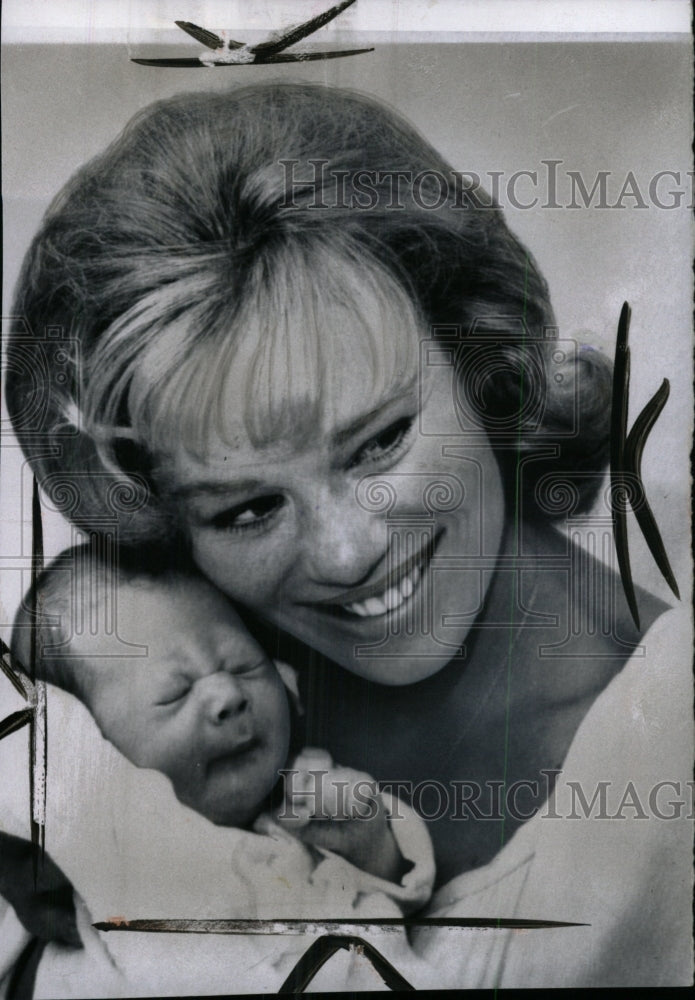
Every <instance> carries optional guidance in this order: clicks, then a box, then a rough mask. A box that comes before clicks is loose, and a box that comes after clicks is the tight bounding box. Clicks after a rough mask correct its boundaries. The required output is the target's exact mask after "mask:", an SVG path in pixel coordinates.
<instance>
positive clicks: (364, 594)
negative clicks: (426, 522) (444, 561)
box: [302, 528, 444, 607]
mask: <svg viewBox="0 0 695 1000" xmlns="http://www.w3.org/2000/svg"><path fill="white" fill-rule="evenodd" d="M443 533H444V529H443V528H442V530H441V531H439V532H438V533H437V534H436V535H435V536H434V538H432V539H431V540H430V541H429V542H427V543H426V544H425V545H423V547H422V548H421V549H420V550H419V552H416V553H415V554H414V555H412V556H410V558H409V559H406V560H405V562H403V563H401V565H400V566H396V567H395V568H394V569H392V570H389V572H388V573H386V574H384V575H383V576H381V577H380V578H379V579H378V580H375V582H374V583H368V584H365V585H364V586H362V587H356V588H355V589H354V590H346V591H344V592H343V593H342V594H336V595H335V597H329V598H326V599H324V600H322V601H303V602H302V603H303V604H306V605H309V606H311V607H316V606H317V605H318V606H323V607H330V606H332V605H335V604H340V605H344V604H355V603H357V602H359V601H366V600H367V598H368V597H378V596H379V595H380V594H383V593H384V592H385V591H386V590H388V589H389V588H390V587H395V586H397V585H398V584H399V583H400V581H401V580H402V579H403V577H404V576H407V575H408V573H411V572H412V570H413V569H414V568H415V567H416V566H419V567H420V569H421V570H422V569H423V567H424V566H425V565H426V564H427V563H428V562H429V560H430V559H431V558H432V555H433V553H434V550H435V549H436V547H437V545H438V544H439V540H440V538H441V537H442V534H443Z"/></svg>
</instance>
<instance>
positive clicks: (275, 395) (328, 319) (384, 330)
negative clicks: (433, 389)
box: [217, 246, 423, 447]
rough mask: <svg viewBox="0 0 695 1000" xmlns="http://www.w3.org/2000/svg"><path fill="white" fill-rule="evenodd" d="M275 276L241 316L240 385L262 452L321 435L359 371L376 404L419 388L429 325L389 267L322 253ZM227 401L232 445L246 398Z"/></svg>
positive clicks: (285, 263) (301, 258)
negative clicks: (234, 420)
mask: <svg viewBox="0 0 695 1000" xmlns="http://www.w3.org/2000/svg"><path fill="white" fill-rule="evenodd" d="M278 265H279V266H278ZM259 270H262V271H265V269H264V268H262V267H261V268H259ZM270 273H271V274H272V278H269V276H268V272H267V271H265V274H263V275H259V279H260V278H262V279H263V280H258V281H257V283H256V287H255V289H254V292H255V294H254V297H253V299H252V300H251V301H249V303H248V306H247V308H246V309H245V311H244V315H243V317H242V318H241V329H240V337H241V342H240V346H239V351H238V360H241V359H248V361H247V362H246V370H245V372H244V378H243V381H242V380H241V379H240V378H239V377H238V375H236V376H235V377H234V378H233V379H232V382H233V384H234V385H243V387H244V388H243V396H244V398H243V400H242V406H243V415H244V423H245V429H246V432H247V434H248V437H249V439H250V441H251V443H252V444H253V445H254V446H256V447H265V446H268V445H271V444H272V443H274V442H277V441H282V440H288V439H291V440H292V442H293V443H295V444H298V443H300V442H306V441H309V440H311V438H312V437H316V435H317V433H318V431H319V429H320V428H321V427H323V426H325V424H326V422H327V421H330V419H331V416H332V414H333V412H334V408H335V407H336V405H337V404H338V401H339V400H340V398H341V397H342V398H344V396H345V391H346V375H347V373H349V374H350V376H351V378H352V380H353V381H354V379H355V372H356V369H358V370H359V378H360V381H361V384H362V385H365V386H366V387H367V389H368V391H369V393H370V394H371V396H372V397H373V398H374V399H375V400H377V399H381V398H382V397H383V396H384V395H386V394H387V393H388V392H394V393H395V392H397V391H398V390H399V389H400V388H405V386H409V385H411V384H412V381H413V379H414V378H415V376H416V374H417V367H418V343H419V337H420V336H421V335H422V330H423V326H422V321H421V320H420V318H419V317H418V315H417V313H416V311H415V308H414V306H413V304H412V302H411V301H410V299H409V297H408V296H407V294H406V293H405V291H404V290H403V289H402V288H401V287H400V286H399V285H398V284H397V283H396V281H395V280H394V279H393V278H392V277H391V276H390V275H389V274H388V272H386V271H385V270H384V269H383V268H382V267H380V266H379V265H377V264H376V263H375V262H374V263H372V262H370V261H369V260H367V261H365V260H364V257H363V258H362V259H361V260H359V261H358V260H356V259H355V255H354V254H353V253H345V254H342V255H340V256H338V255H337V254H336V251H335V248H334V247H332V248H329V247H321V246H319V247H313V248H311V249H310V250H305V251H304V252H302V253H301V254H297V253H296V252H295V253H293V254H287V255H284V256H283V257H281V259H280V261H276V262H275V266H274V267H273V269H272V271H271V272H270ZM217 399H218V402H219V407H218V415H217V416H218V430H219V433H220V436H222V437H223V438H224V432H225V424H226V422H225V412H224V411H225V410H226V409H227V408H228V407H229V408H230V409H236V398H235V396H234V395H230V391H229V389H228V390H227V392H225V393H223V394H221V395H220V396H218V397H217ZM237 412H238V411H237Z"/></svg>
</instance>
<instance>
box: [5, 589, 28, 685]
mask: <svg viewBox="0 0 695 1000" xmlns="http://www.w3.org/2000/svg"><path fill="white" fill-rule="evenodd" d="M31 628H32V617H31V615H30V614H29V611H28V609H27V607H26V606H25V604H24V602H22V604H20V606H19V610H18V612H17V614H16V615H15V619H14V625H13V626H12V638H11V640H10V653H11V665H12V668H13V669H14V670H16V671H18V672H23V673H25V674H28V673H29V667H30V663H29V661H30V660H31Z"/></svg>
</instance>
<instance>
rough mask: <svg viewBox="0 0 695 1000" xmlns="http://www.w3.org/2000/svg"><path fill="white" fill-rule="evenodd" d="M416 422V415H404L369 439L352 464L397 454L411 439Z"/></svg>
mask: <svg viewBox="0 0 695 1000" xmlns="http://www.w3.org/2000/svg"><path fill="white" fill-rule="evenodd" d="M414 423H415V418H414V417H402V418H401V419H400V420H396V421H395V422H394V423H392V424H389V426H388V427H387V428H386V429H385V430H383V431H382V432H381V433H380V434H376V435H375V436H374V437H373V438H371V439H370V440H369V441H367V443H366V444H364V445H363V446H362V447H361V448H360V449H359V450H358V451H357V452H356V453H355V455H354V457H353V458H352V460H351V462H350V465H351V466H353V465H360V464H364V463H368V462H377V461H379V459H381V458H384V457H385V456H388V455H392V454H396V453H397V452H398V450H399V449H400V448H401V446H402V445H403V444H405V442H406V441H407V440H408V439H409V436H410V431H411V430H412V428H413V425H414Z"/></svg>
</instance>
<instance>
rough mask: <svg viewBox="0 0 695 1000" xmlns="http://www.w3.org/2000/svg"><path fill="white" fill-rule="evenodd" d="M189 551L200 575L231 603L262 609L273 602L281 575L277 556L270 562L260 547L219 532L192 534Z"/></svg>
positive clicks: (270, 557) (268, 556)
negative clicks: (229, 599) (231, 601)
mask: <svg viewBox="0 0 695 1000" xmlns="http://www.w3.org/2000/svg"><path fill="white" fill-rule="evenodd" d="M191 551H192V555H193V561H194V562H195V564H196V566H197V567H198V569H199V570H200V572H201V573H202V574H203V576H205V577H207V579H208V580H210V582H211V583H214V584H215V586H216V587H219V589H220V590H221V591H222V592H223V593H224V594H226V595H227V597H230V598H232V600H236V601H239V603H240V604H244V605H245V606H246V607H248V608H253V609H257V610H262V609H263V607H264V606H265V605H266V604H267V603H268V602H271V601H272V600H274V599H276V598H275V595H276V594H277V590H278V577H279V576H281V575H282V573H281V567H280V559H279V553H276V557H275V558H274V559H273V557H272V554H269V553H268V552H266V551H265V547H264V546H262V545H258V544H255V545H254V544H250V543H248V542H240V541H239V540H237V538H236V536H229V535H227V534H225V533H224V532H220V531H198V532H196V531H193V532H192V534H191Z"/></svg>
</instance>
